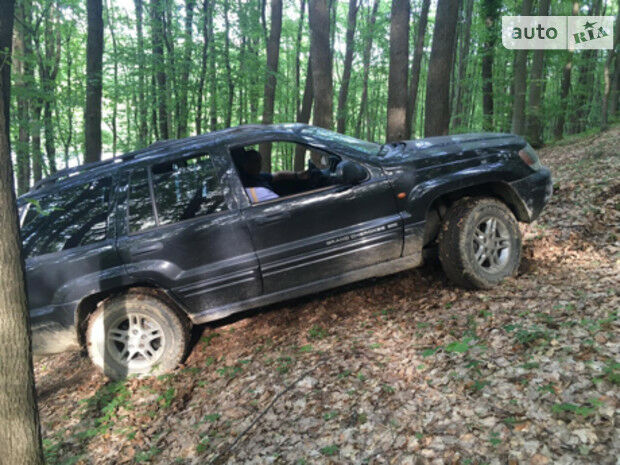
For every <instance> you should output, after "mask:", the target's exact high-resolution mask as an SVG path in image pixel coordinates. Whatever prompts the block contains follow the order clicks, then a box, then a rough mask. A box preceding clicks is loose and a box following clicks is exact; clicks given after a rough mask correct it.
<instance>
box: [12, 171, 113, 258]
mask: <svg viewBox="0 0 620 465" xmlns="http://www.w3.org/2000/svg"><path fill="white" fill-rule="evenodd" d="M111 184H112V182H111V179H110V178H102V179H98V180H95V181H92V182H89V183H86V184H81V185H78V186H72V187H70V188H68V189H65V190H61V191H58V192H56V193H53V194H50V195H47V196H45V197H43V198H40V199H37V200H30V203H31V205H30V208H29V209H28V213H27V215H26V218H25V219H24V224H23V225H22V228H21V234H22V241H23V247H24V255H25V257H26V258H29V257H34V256H37V255H43V254H47V253H54V252H59V251H61V250H66V249H71V248H73V247H78V246H83V245H88V244H93V243H95V242H99V241H103V240H104V239H105V238H106V235H107V228H108V214H109V212H110V192H111Z"/></svg>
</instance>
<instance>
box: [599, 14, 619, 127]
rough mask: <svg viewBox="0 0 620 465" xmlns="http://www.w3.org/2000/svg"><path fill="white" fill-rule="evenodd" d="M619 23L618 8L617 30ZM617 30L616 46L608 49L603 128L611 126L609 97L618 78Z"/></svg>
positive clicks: (602, 115) (602, 118)
mask: <svg viewBox="0 0 620 465" xmlns="http://www.w3.org/2000/svg"><path fill="white" fill-rule="evenodd" d="M618 24H620V10H618V13H616V29H617V30H618V29H620V26H618ZM617 32H618V31H616V34H615V38H614V48H613V49H611V50H609V51H608V55H607V60H606V61H605V72H604V74H605V75H604V79H605V91H604V92H603V103H602V110H601V130H605V129H607V128H608V126H609V98H610V97H611V95H612V93H611V89H612V88H613V87H612V86H613V85H615V82H613V81H614V79H616V78H617V76H615V74H616V72H615V71H616V69H617V68H618V67H617V66H615V67H614V70H613V71H612V66H613V63H614V58H615V60H616V61H618V54H617V53H616V49H617V48H618V43H619V42H620V38H619V37H618V34H617ZM612 115H613V113H612Z"/></svg>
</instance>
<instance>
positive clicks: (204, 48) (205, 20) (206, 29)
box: [196, 0, 211, 134]
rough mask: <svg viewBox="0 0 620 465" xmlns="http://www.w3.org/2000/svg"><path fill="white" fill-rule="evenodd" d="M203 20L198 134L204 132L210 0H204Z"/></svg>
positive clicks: (197, 100)
mask: <svg viewBox="0 0 620 465" xmlns="http://www.w3.org/2000/svg"><path fill="white" fill-rule="evenodd" d="M202 13H203V22H202V40H203V44H202V54H201V57H200V76H199V78H198V92H197V94H198V95H197V97H196V134H201V133H202V101H203V93H204V85H205V77H206V74H207V56H208V53H207V52H208V50H209V23H210V22H209V15H210V14H211V6H210V2H209V0H204V2H203V7H202Z"/></svg>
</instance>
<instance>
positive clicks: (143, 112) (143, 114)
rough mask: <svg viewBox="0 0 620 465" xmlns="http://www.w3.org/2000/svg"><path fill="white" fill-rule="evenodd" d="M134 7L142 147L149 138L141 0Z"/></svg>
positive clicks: (139, 134) (139, 143) (140, 144)
mask: <svg viewBox="0 0 620 465" xmlns="http://www.w3.org/2000/svg"><path fill="white" fill-rule="evenodd" d="M134 5H135V7H136V29H137V31H138V51H137V53H138V68H139V71H138V115H139V120H140V122H139V126H138V145H139V146H140V147H144V146H145V145H146V144H147V141H148V138H149V128H148V124H147V119H148V115H147V114H148V106H147V104H146V100H145V92H146V90H145V89H146V88H145V81H144V75H145V72H146V70H145V69H144V67H145V61H144V32H143V31H142V22H143V20H142V16H143V0H134Z"/></svg>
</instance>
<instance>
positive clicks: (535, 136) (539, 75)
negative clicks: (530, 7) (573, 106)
mask: <svg viewBox="0 0 620 465" xmlns="http://www.w3.org/2000/svg"><path fill="white" fill-rule="evenodd" d="M549 3H550V0H540V5H539V10H538V15H539V16H547V15H548V14H549ZM533 55H534V57H533V59H532V74H531V76H530V81H531V84H530V94H529V96H528V103H527V105H528V109H529V114H528V118H527V135H528V138H529V143H530V144H531V145H532V147H535V148H536V147H540V146H542V143H543V141H542V131H543V127H542V114H541V113H542V108H541V106H542V102H541V99H542V94H543V71H544V58H545V56H544V50H534V54H533Z"/></svg>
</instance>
